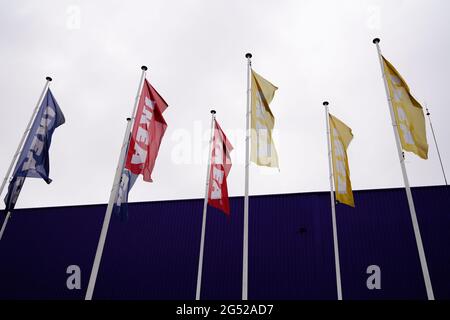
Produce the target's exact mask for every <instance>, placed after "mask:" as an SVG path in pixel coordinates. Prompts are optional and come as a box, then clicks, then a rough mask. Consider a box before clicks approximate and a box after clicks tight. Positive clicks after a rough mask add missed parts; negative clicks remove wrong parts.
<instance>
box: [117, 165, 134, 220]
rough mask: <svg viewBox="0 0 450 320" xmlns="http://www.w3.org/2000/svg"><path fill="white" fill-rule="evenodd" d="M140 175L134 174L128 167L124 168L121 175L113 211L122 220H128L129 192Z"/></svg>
mask: <svg viewBox="0 0 450 320" xmlns="http://www.w3.org/2000/svg"><path fill="white" fill-rule="evenodd" d="M137 177H138V175H137V174H133V173H131V172H130V170H128V169H125V168H124V169H123V171H122V176H121V177H120V184H119V191H118V192H117V197H116V200H115V201H114V208H113V213H114V214H115V215H116V216H120V220H122V221H126V220H127V219H128V193H129V192H130V190H131V188H132V187H133V185H134V183H135V182H136V179H137Z"/></svg>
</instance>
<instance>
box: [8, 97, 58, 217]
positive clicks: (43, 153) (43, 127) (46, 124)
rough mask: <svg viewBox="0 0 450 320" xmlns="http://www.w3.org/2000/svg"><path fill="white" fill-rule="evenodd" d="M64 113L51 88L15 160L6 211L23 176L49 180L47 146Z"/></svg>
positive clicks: (12, 203) (48, 147) (11, 203)
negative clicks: (17, 158)
mask: <svg viewBox="0 0 450 320" xmlns="http://www.w3.org/2000/svg"><path fill="white" fill-rule="evenodd" d="M65 121H66V120H65V118H64V115H63V113H62V111H61V109H60V108H59V106H58V103H57V102H56V100H55V98H54V97H53V94H52V92H51V91H50V89H48V90H47V94H46V95H45V97H44V100H43V101H42V104H41V106H40V107H39V110H38V112H37V114H36V117H35V119H34V122H33V125H32V126H31V129H30V132H29V133H28V136H27V139H26V140H25V143H24V145H23V148H22V152H21V154H20V156H19V160H17V163H16V167H15V169H14V173H13V177H12V179H11V181H10V183H9V187H8V194H7V195H6V197H5V204H6V208H5V210H6V211H7V212H8V211H11V210H13V209H14V206H15V205H16V202H17V198H18V197H19V193H20V190H22V186H23V184H24V182H25V178H26V177H32V178H42V179H44V180H45V182H47V183H50V182H52V180H51V179H50V177H49V175H50V161H49V153H48V151H49V149H50V144H51V142H52V135H53V131H55V129H56V128H57V127H59V126H60V125H62V124H63V123H64V122H65Z"/></svg>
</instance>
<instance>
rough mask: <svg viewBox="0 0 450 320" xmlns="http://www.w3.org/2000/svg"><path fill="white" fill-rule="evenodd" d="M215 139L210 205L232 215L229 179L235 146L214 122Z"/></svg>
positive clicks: (210, 173) (209, 192) (212, 153)
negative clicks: (231, 156)
mask: <svg viewBox="0 0 450 320" xmlns="http://www.w3.org/2000/svg"><path fill="white" fill-rule="evenodd" d="M214 124H215V126H214V137H213V145H212V151H211V168H210V172H209V189H208V204H209V205H210V206H213V207H215V208H217V209H220V210H222V211H223V212H224V213H225V214H227V215H229V214H230V204H229V200H228V187H227V177H228V173H229V172H230V169H231V158H230V153H231V151H232V150H233V146H232V145H231V143H230V141H228V139H227V137H226V136H225V134H224V133H223V131H222V129H221V128H220V126H219V124H218V123H217V121H216V120H214Z"/></svg>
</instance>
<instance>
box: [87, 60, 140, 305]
mask: <svg viewBox="0 0 450 320" xmlns="http://www.w3.org/2000/svg"><path fill="white" fill-rule="evenodd" d="M141 70H142V73H141V79H140V81H139V87H138V90H137V94H136V99H135V101H134V107H133V113H132V114H131V119H127V120H128V123H127V128H126V131H125V135H124V139H123V142H122V147H121V152H120V157H119V162H118V164H117V169H116V174H115V176H114V182H113V187H112V190H111V194H110V196H109V202H108V207H107V208H106V213H105V218H104V220H103V226H102V231H101V233H100V239H99V241H98V245H97V251H96V253H95V259H94V264H93V266H92V271H91V276H90V278H89V284H88V288H87V290H86V297H85V300H92V295H93V294H94V288H95V282H96V280H97V274H98V269H99V267H100V261H101V259H102V254H103V248H104V247H105V240H106V234H107V233H108V227H109V222H110V220H111V214H112V210H113V208H114V200H115V199H116V196H117V191H118V190H119V184H120V178H121V176H122V169H123V163H124V161H125V156H126V150H127V147H128V143H129V139H130V135H131V128H132V125H133V122H134V120H135V114H136V109H137V106H138V104H139V98H140V95H141V88H142V84H143V82H144V79H145V72H146V71H147V67H146V66H142V67H141Z"/></svg>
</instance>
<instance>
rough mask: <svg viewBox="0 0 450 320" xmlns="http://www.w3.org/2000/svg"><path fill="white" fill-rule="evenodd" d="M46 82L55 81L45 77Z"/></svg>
mask: <svg viewBox="0 0 450 320" xmlns="http://www.w3.org/2000/svg"><path fill="white" fill-rule="evenodd" d="M45 80H47V81H49V82H50V81H52V80H53V79H52V78H51V77H45Z"/></svg>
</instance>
